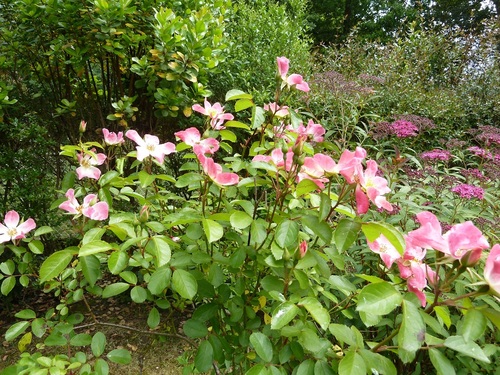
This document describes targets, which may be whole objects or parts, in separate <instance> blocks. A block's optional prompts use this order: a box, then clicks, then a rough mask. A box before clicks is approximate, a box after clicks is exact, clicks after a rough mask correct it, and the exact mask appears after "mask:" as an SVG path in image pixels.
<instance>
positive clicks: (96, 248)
mask: <svg viewBox="0 0 500 375" xmlns="http://www.w3.org/2000/svg"><path fill="white" fill-rule="evenodd" d="M110 249H111V245H110V244H109V243H107V242H105V241H101V240H97V241H92V242H88V243H86V244H85V245H83V246H82V247H81V248H80V251H79V252H78V256H79V257H84V256H87V255H92V254H98V253H103V252H105V251H108V250H110Z"/></svg>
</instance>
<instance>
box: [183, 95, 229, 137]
mask: <svg viewBox="0 0 500 375" xmlns="http://www.w3.org/2000/svg"><path fill="white" fill-rule="evenodd" d="M193 111H196V112H199V113H201V114H202V115H205V116H208V118H209V119H210V126H211V127H212V129H214V130H222V129H225V126H223V123H224V121H228V120H232V119H234V116H233V115H232V114H230V113H225V112H224V107H223V106H222V105H221V104H220V103H215V104H213V105H212V104H210V103H209V102H208V100H207V99H206V98H205V103H204V106H203V107H202V106H201V105H199V104H195V105H193Z"/></svg>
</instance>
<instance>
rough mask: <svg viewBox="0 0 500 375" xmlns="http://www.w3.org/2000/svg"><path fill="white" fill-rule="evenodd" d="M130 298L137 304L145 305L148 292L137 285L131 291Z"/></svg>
mask: <svg viewBox="0 0 500 375" xmlns="http://www.w3.org/2000/svg"><path fill="white" fill-rule="evenodd" d="M130 298H131V299H132V301H134V302H135V303H143V302H144V301H145V300H146V298H148V292H147V291H146V289H144V288H143V287H142V286H140V285H136V286H134V287H133V288H132V290H131V291H130Z"/></svg>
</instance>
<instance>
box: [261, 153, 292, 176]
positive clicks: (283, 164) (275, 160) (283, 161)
mask: <svg viewBox="0 0 500 375" xmlns="http://www.w3.org/2000/svg"><path fill="white" fill-rule="evenodd" d="M252 161H263V162H265V163H272V164H274V166H276V168H278V169H284V170H285V171H287V172H289V171H290V170H291V169H292V164H293V150H292V149H290V150H288V152H287V153H286V155H284V154H283V151H282V150H281V148H275V149H274V150H273V151H271V155H255V156H254V157H253V159H252Z"/></svg>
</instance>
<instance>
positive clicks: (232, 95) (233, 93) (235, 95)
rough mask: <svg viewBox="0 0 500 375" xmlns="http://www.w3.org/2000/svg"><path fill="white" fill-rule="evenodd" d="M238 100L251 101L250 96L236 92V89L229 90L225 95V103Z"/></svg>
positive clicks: (239, 91)
mask: <svg viewBox="0 0 500 375" xmlns="http://www.w3.org/2000/svg"><path fill="white" fill-rule="evenodd" d="M238 99H248V100H251V99H252V95H250V94H247V93H246V92H243V91H241V90H237V89H232V90H229V91H228V92H227V93H226V99H225V101H226V102H228V101H230V100H238Z"/></svg>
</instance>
